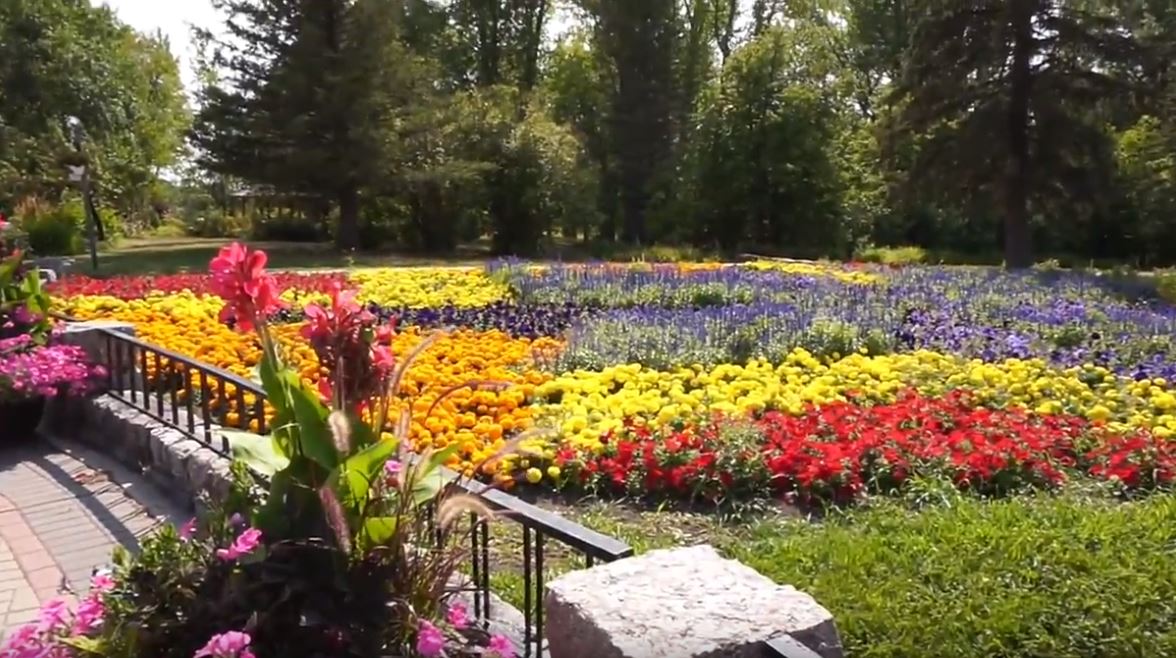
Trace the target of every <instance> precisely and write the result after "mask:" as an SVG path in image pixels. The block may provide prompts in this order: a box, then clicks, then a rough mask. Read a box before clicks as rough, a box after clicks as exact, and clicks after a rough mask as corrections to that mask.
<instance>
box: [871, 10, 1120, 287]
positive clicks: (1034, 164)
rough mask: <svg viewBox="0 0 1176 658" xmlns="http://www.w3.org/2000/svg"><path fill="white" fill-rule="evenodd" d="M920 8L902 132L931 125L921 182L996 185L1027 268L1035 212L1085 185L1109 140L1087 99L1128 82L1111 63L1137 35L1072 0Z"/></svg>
mask: <svg viewBox="0 0 1176 658" xmlns="http://www.w3.org/2000/svg"><path fill="white" fill-rule="evenodd" d="M919 8H920V12H921V13H920V20H919V21H918V23H917V26H916V28H915V30H914V32H913V33H912V35H911V40H910V44H909V47H908V50H907V52H906V55H905V58H904V59H905V68H904V71H903V75H902V79H901V82H900V85H899V87H898V90H897V97H896V100H897V101H898V102H899V103H901V104H902V106H903V107H902V113H901V119H900V121H898V122H896V124H895V130H893V131H892V133H891V137H892V138H893V139H898V140H902V139H904V138H906V137H907V136H910V135H912V134H916V135H920V136H921V137H920V140H921V142H922V143H921V144H920V145H919V148H918V149H917V151H916V159H915V166H914V169H913V170H912V175H911V177H910V179H909V182H910V184H913V185H917V186H920V187H924V188H925V187H929V182H930V181H932V180H937V182H944V181H946V183H948V184H949V185H945V186H949V187H950V188H951V189H956V190H970V191H972V192H973V193H975V192H978V193H980V194H985V195H989V196H990V197H991V198H992V199H993V201H994V202H996V203H998V204H999V205H1000V207H1001V212H1002V214H1003V216H1004V223H1003V228H1004V230H1003V233H1004V251H1005V262H1006V264H1007V265H1008V266H1009V267H1027V266H1028V265H1031V264H1032V253H1033V252H1032V244H1031V232H1030V224H1029V220H1030V216H1031V214H1032V213H1033V212H1034V211H1035V209H1040V208H1041V207H1042V205H1043V204H1046V203H1048V201H1049V200H1050V199H1049V197H1050V195H1056V194H1060V193H1065V192H1071V193H1072V192H1075V191H1077V190H1080V189H1081V184H1076V181H1080V180H1083V179H1082V177H1081V176H1080V175H1079V174H1081V173H1082V171H1081V170H1082V169H1083V163H1085V162H1089V161H1090V160H1091V159H1094V158H1096V157H1097V154H1096V153H1092V149H1100V148H1101V149H1105V147H1106V144H1107V137H1106V135H1105V133H1103V132H1102V131H1101V130H1100V128H1099V127H1098V126H1096V125H1092V123H1091V122H1090V121H1089V120H1088V119H1089V117H1088V116H1087V115H1085V114H1084V113H1083V112H1081V111H1080V108H1081V107H1082V104H1083V103H1090V102H1094V101H1097V100H1098V99H1099V98H1100V97H1102V96H1104V95H1107V94H1113V93H1115V91H1116V89H1117V88H1118V87H1119V86H1120V85H1121V84H1123V80H1122V79H1121V78H1118V77H1116V76H1113V75H1110V74H1109V69H1108V67H1107V66H1106V63H1108V62H1117V61H1124V60H1126V59H1128V58H1130V57H1131V56H1133V48H1134V46H1133V40H1132V38H1131V35H1129V34H1125V33H1124V32H1123V31H1121V30H1119V29H1118V27H1119V26H1118V23H1117V22H1116V21H1115V20H1113V19H1111V18H1110V17H1109V16H1107V15H1106V14H1104V13H1097V12H1095V11H1092V10H1087V9H1083V8H1080V7H1077V6H1075V3H1072V2H1065V1H1063V0H968V1H961V0H919ZM1047 162H1048V163H1050V164H1051V165H1059V164H1061V165H1064V166H1061V167H1057V166H1046V163H1047ZM1083 182H1085V181H1083Z"/></svg>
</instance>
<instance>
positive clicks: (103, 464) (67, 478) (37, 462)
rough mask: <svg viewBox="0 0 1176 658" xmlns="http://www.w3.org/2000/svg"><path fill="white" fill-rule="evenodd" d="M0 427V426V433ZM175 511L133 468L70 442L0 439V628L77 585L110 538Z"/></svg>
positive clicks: (106, 553)
mask: <svg viewBox="0 0 1176 658" xmlns="http://www.w3.org/2000/svg"><path fill="white" fill-rule="evenodd" d="M0 434H2V433H0ZM181 516H185V515H184V513H183V511H182V510H180V509H178V507H177V506H176V505H174V504H173V503H171V502H170V501H168V500H167V499H166V498H165V497H164V496H162V495H161V494H160V493H159V492H158V491H157V490H155V489H153V488H152V487H151V486H150V485H149V484H147V483H146V482H145V481H144V480H143V479H142V478H141V477H140V476H139V475H137V474H133V473H131V472H130V471H128V470H127V469H125V468H122V467H121V466H120V465H119V464H117V463H115V462H114V461H113V460H110V459H109V458H106V457H105V456H104V455H101V454H99V453H95V452H93V451H91V450H88V449H86V448H83V447H81V446H77V445H74V444H70V443H63V442H58V441H53V442H50V441H47V440H39V439H38V440H30V441H27V442H24V443H23V444H15V443H14V442H12V441H11V440H9V437H4V440H3V441H0V633H2V632H4V631H5V630H9V629H12V628H13V627H15V626H19V625H20V624H22V623H24V622H27V621H28V620H30V619H32V618H34V617H35V616H36V612H37V609H38V608H39V607H40V604H41V603H43V602H44V601H47V600H49V599H51V598H54V597H57V596H61V595H63V593H68V592H69V591H75V592H85V590H86V586H87V583H88V582H89V579H90V574H91V573H92V572H93V570H94V568H96V567H101V566H105V565H107V564H109V563H110V555H111V551H112V550H113V549H114V547H115V546H116V545H122V546H125V547H127V548H130V549H132V550H133V549H136V548H138V539H139V538H140V537H142V536H143V535H144V534H146V533H148V532H150V531H151V530H152V529H153V528H155V527H157V526H158V525H159V524H161V523H168V522H177V519H179V518H180V517H181Z"/></svg>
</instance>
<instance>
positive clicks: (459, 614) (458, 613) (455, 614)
mask: <svg viewBox="0 0 1176 658" xmlns="http://www.w3.org/2000/svg"><path fill="white" fill-rule="evenodd" d="M445 621H447V622H449V625H450V626H453V627H454V628H456V629H457V630H459V631H460V630H462V629H464V628H465V627H466V626H469V624H470V618H469V611H468V610H467V609H466V605H465V604H464V603H462V602H461V601H454V602H453V603H451V604H450V605H449V609H448V610H446V611H445Z"/></svg>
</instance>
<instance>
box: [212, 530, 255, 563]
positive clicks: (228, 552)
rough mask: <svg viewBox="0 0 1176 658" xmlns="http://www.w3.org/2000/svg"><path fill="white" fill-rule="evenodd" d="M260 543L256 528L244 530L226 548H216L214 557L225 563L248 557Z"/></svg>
mask: <svg viewBox="0 0 1176 658" xmlns="http://www.w3.org/2000/svg"><path fill="white" fill-rule="evenodd" d="M260 543H261V531H260V530H258V529H257V528H246V529H245V530H244V531H242V532H241V534H240V535H238V536H237V539H236V540H234V541H233V543H232V545H230V546H229V547H228V548H218V549H217V551H216V556H217V557H219V558H220V559H222V560H225V561H226V562H227V561H229V560H236V559H237V558H239V557H241V556H243V555H248V554H250V553H252V552H253V549H255V548H257V546H258V545H259V544H260Z"/></svg>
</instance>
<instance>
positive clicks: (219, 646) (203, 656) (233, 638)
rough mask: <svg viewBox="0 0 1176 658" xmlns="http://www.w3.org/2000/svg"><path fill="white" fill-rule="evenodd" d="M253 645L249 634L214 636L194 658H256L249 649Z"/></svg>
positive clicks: (237, 632)
mask: <svg viewBox="0 0 1176 658" xmlns="http://www.w3.org/2000/svg"><path fill="white" fill-rule="evenodd" d="M252 643H253V638H252V637H251V636H250V635H249V634H248V633H244V632H241V631H228V632H226V633H220V634H219V635H213V636H212V637H211V638H209V639H208V642H207V643H206V644H205V645H204V647H203V648H201V649H200V650H199V651H197V652H196V653H195V654H193V656H192V658H254V655H253V652H252V651H251V650H250V649H249V645H250V644H252Z"/></svg>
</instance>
